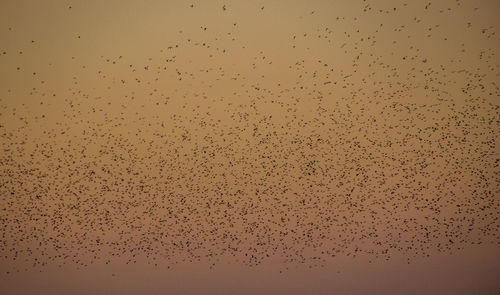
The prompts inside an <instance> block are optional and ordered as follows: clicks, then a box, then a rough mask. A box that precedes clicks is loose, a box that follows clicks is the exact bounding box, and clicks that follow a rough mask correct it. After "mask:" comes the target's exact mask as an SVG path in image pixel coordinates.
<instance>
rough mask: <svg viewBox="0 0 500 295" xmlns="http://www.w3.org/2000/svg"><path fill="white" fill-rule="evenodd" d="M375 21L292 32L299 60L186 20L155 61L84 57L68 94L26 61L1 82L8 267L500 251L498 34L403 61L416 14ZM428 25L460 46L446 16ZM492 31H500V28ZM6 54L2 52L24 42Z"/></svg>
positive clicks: (479, 31) (0, 218)
mask: <svg viewBox="0 0 500 295" xmlns="http://www.w3.org/2000/svg"><path fill="white" fill-rule="evenodd" d="M377 3H378V2H376V3H375V4H373V3H372V2H370V1H363V5H362V11H360V12H359V15H360V16H358V17H359V19H361V18H362V15H363V14H369V13H379V14H380V15H381V16H382V17H383V18H384V19H390V17H391V15H392V14H397V13H399V11H400V10H402V9H405V7H406V4H405V5H401V6H398V8H397V9H396V8H387V9H380V11H378V9H377V8H376V6H377V5H378V4H377ZM460 4H461V1H450V7H452V8H453V9H460V7H459V6H460ZM414 5H416V4H414ZM424 6H425V7H418V9H420V10H422V13H423V14H424V13H425V12H426V11H430V10H432V9H435V10H436V11H434V12H435V13H437V14H439V13H448V10H447V9H446V8H444V9H443V10H442V11H438V10H439V9H438V8H434V6H435V5H434V4H431V3H428V4H427V3H426V5H424ZM69 8H70V9H71V11H72V12H73V11H75V10H77V9H78V8H77V7H74V5H73V7H71V6H70V7H69ZM231 8H232V7H231V5H229V4H224V5H223V6H222V13H224V14H230V13H231V12H232V11H231ZM188 9H191V10H195V9H197V5H194V4H193V5H191V4H190V5H189V7H188ZM412 9H416V8H412ZM478 9H479V10H478ZM219 11H220V9H219ZM256 11H257V12H258V13H266V12H267V11H268V7H267V6H266V9H264V6H259V7H256ZM475 11H480V8H475V9H474V10H472V11H470V13H473V12H475ZM257 12H256V13H257ZM319 14H320V13H318V12H316V13H315V12H314V11H311V12H307V13H306V14H305V15H304V16H303V18H306V17H310V18H314V17H316V16H317V15H319ZM359 19H358V18H357V17H352V16H345V17H336V18H334V22H335V24H334V25H332V26H317V27H316V28H315V29H312V30H310V31H305V30H304V32H290V34H289V36H287V40H288V41H286V42H284V43H283V44H282V46H283V48H282V49H280V50H282V51H283V52H285V54H284V56H282V57H280V56H278V55H276V54H274V53H272V52H271V53H267V51H265V50H257V51H255V50H254V48H255V47H258V45H256V44H253V45H252V44H249V43H245V42H244V41H242V40H243V39H244V37H245V36H240V35H238V29H239V27H240V23H239V22H238V21H236V22H235V21H231V23H230V24H229V25H228V27H227V32H226V31H223V30H216V31H213V30H211V29H210V27H209V26H201V28H198V30H199V31H200V32H196V34H195V33H192V34H191V35H190V34H189V33H190V32H189V30H187V29H186V30H184V31H182V30H180V32H179V37H178V39H177V41H175V42H173V43H172V44H166V45H165V46H164V48H158V50H157V52H156V53H155V56H154V57H149V58H144V60H143V62H142V63H140V62H139V61H138V58H137V57H135V58H129V57H127V56H126V55H122V54H117V55H116V56H114V57H106V56H104V55H102V56H101V57H95V59H94V62H93V63H89V64H85V65H83V66H82V65H81V64H78V62H80V61H79V60H78V56H77V54H78V53H75V56H76V58H74V59H73V60H74V63H75V64H78V65H79V66H81V68H80V69H81V71H82V73H83V74H82V76H81V77H80V76H78V75H77V74H74V75H71V82H69V84H68V83H66V84H65V85H64V87H65V89H59V88H57V87H55V86H54V88H51V86H50V85H53V84H54V83H52V84H50V82H51V81H50V76H48V75H46V76H44V73H43V69H42V70H39V71H33V72H31V71H30V70H28V69H27V66H24V67H23V66H13V67H10V68H9V70H8V71H11V72H12V73H13V75H15V73H16V72H18V73H19V72H23V71H24V72H25V73H26V75H30V76H32V77H30V78H29V79H31V80H29V81H30V82H27V83H31V84H30V85H29V86H28V88H29V91H28V92H26V93H24V92H21V91H17V90H12V89H11V88H15V86H13V85H2V89H1V91H2V93H1V94H0V99H1V101H0V107H1V111H0V112H1V114H0V124H1V126H0V133H1V135H0V138H1V139H0V145H1V150H0V171H1V172H0V182H1V183H0V204H1V206H0V254H1V255H0V256H1V257H0V264H1V265H4V267H3V269H4V270H5V272H4V274H5V273H7V274H9V273H11V272H14V271H23V270H24V269H28V268H30V267H34V268H37V269H40V271H42V270H43V266H46V265H54V264H56V265H63V264H74V265H76V266H77V267H85V266H88V265H89V264H91V263H94V262H96V261H105V262H106V263H112V262H113V260H115V259H126V261H127V262H126V263H136V262H137V260H138V259H139V257H142V258H145V259H147V261H149V262H150V263H152V264H155V265H171V266H174V265H175V264H176V263H180V262H189V261H209V262H210V263H211V267H214V266H216V263H217V261H218V260H219V259H220V258H222V257H232V258H231V259H234V260H235V261H238V262H239V263H243V264H246V265H248V266H255V265H258V264H260V263H262V262H264V261H266V260H268V259H275V258H277V259H281V261H282V263H283V267H284V268H285V267H287V266H288V265H292V264H294V263H295V264H306V265H309V266H310V267H319V266H322V265H325V263H327V262H328V261H330V260H332V259H335V257H336V256H341V255H342V256H352V257H358V256H365V257H368V258H369V259H370V260H371V261H378V260H384V259H390V258H391V257H392V256H393V255H404V256H405V257H407V258H408V263H411V260H412V259H415V258H419V257H429V256H432V255H433V254H434V253H436V252H439V251H446V252H454V251H457V250H460V249H463V248H465V247H468V246H471V245H473V244H482V243H494V244H496V245H498V244H499V242H500V236H499V234H500V233H499V228H500V221H499V217H500V214H499V212H500V199H499V196H500V193H499V192H500V191H499V179H500V178H499V176H500V175H499V173H500V169H499V164H500V163H499V162H500V158H499V156H498V147H497V146H496V141H497V139H498V136H499V134H500V131H499V122H500V112H499V104H498V102H499V101H500V100H499V97H500V90H499V86H498V81H499V80H498V77H499V75H500V69H499V66H500V63H499V61H500V59H499V58H498V56H497V55H496V53H497V52H496V50H495V48H494V47H493V48H481V50H480V54H479V55H474V54H473V53H469V52H468V51H467V52H465V53H463V57H459V58H455V57H453V59H452V58H451V57H450V58H447V57H442V58H440V59H437V58H432V57H429V56H430V55H426V53H424V52H425V50H423V49H422V50H421V49H420V48H419V44H414V45H412V46H411V47H410V49H409V52H406V51H405V52H404V53H402V54H401V55H402V56H399V55H398V52H393V53H390V52H389V51H390V50H391V49H390V48H391V47H390V46H391V45H392V44H393V43H395V42H393V43H391V42H390V41H387V40H385V39H384V38H385V37H379V36H380V35H381V34H384V32H385V34H386V35H385V36H391V34H396V35H397V34H398V32H401V31H405V30H407V29H409V28H408V27H410V25H407V26H406V27H405V25H401V26H398V27H395V28H392V27H391V28H390V29H387V28H385V27H384V25H383V24H380V25H378V24H377V25H376V26H371V27H372V30H371V31H367V30H360V29H358V28H357V27H356V25H352V24H353V23H354V24H356V22H357V21H359ZM410 22H411V23H412V24H413V25H414V26H417V27H414V28H413V29H412V30H413V31H414V32H422V34H423V35H422V38H431V39H432V38H436V40H437V38H440V39H439V40H440V41H429V42H445V41H443V40H445V39H446V38H447V36H444V37H443V36H441V35H439V34H440V33H437V32H436V31H439V24H431V25H429V24H425V25H424V23H425V21H422V20H421V18H420V19H419V18H415V19H412V20H411V21H410ZM419 23H421V26H420V27H419V25H420V24H419ZM337 24H338V25H337ZM470 26H471V24H470V23H469V24H468V25H467V24H464V27H465V30H467V29H468V28H467V27H469V29H470V30H472V29H471V28H470ZM207 27H208V29H207ZM337 27H341V28H343V29H345V30H343V29H341V30H340V31H339V30H337V29H336V28H337ZM472 28H474V24H472ZM2 29H3V28H2ZM475 29H476V31H475V32H476V33H472V34H474V36H475V35H478V36H479V37H478V38H483V39H484V40H486V41H484V42H486V43H487V42H491V43H492V44H497V45H498V44H499V43H498V41H499V39H498V36H495V32H496V31H495V29H496V28H495V27H486V28H484V29H483V28H475ZM9 30H11V31H12V34H15V27H14V28H9ZM285 30H286V29H285ZM387 32H389V33H387ZM442 33H443V32H441V34H442ZM445 33H446V31H445ZM75 35H76V36H77V38H78V39H79V40H83V39H84V37H83V36H82V37H81V36H80V34H75ZM435 35H436V36H435ZM397 36H399V35H397ZM396 38H399V39H396V40H400V39H401V37H396ZM495 38H496V39H495ZM432 40H434V39H432ZM38 42H39V41H37V40H29V41H28V43H31V46H36V45H37V43H38ZM82 42H83V41H82ZM287 42H288V43H287ZM384 42H385V43H384ZM450 42H451V41H450ZM495 42H496V43H495ZM382 43H383V44H386V45H379V44H382ZM387 44H389V45H387ZM379 46H382V47H383V46H386V47H385V49H383V50H382V52H380V51H377V50H378V47H379ZM450 46H451V45H450ZM468 46H469V45H468V44H466V45H463V44H462V46H460V45H458V46H457V47H458V49H459V50H462V49H463V50H469V47H468ZM314 48H327V49H328V50H329V51H330V52H334V53H335V54H332V55H331V56H329V57H328V54H327V55H326V57H324V56H323V57H317V56H316V55H315V51H314V50H313V49H314ZM0 50H1V51H0V64H2V63H6V61H7V60H10V61H18V60H21V59H22V58H24V57H23V54H24V55H26V53H24V52H23V49H19V50H16V51H12V50H3V49H2V48H0ZM30 50H31V49H26V51H30ZM294 50H296V51H294ZM32 51H33V52H35V53H33V54H36V51H34V50H32ZM294 52H298V53H294ZM317 52H319V51H317ZM231 54H233V55H231ZM287 54H288V55H287ZM294 54H296V55H294ZM318 54H319V53H318ZM296 57H297V58H296ZM450 59H452V60H450ZM290 60H293V61H292V62H290ZM467 60H470V61H467ZM72 62H73V61H72ZM89 73H92V74H89ZM495 79H496V80H495ZM46 85H49V86H46ZM56 88H57V89H56ZM16 91H17V92H16ZM16 97H17V99H18V104H17V105H16V107H12V106H11V105H12V103H13V101H14V100H15V99H14V98H16ZM7 265H8V268H6V267H5V266H7ZM4 274H2V275H4Z"/></svg>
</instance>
